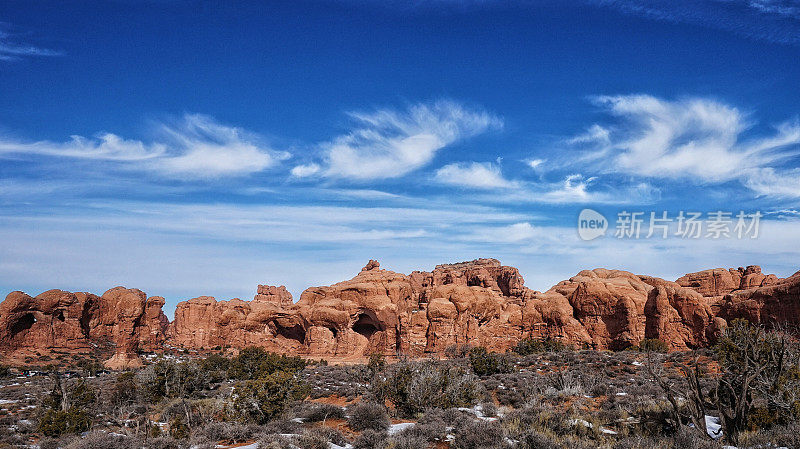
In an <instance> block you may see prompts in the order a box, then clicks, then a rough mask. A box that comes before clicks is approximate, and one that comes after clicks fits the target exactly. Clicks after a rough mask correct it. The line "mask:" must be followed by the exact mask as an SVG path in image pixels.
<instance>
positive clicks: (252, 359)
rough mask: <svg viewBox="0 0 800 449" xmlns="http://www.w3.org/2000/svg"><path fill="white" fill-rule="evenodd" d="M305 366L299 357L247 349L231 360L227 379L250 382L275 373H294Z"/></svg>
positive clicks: (256, 348)
mask: <svg viewBox="0 0 800 449" xmlns="http://www.w3.org/2000/svg"><path fill="white" fill-rule="evenodd" d="M305 366H306V362H305V361H304V360H303V359H302V358H300V357H289V356H285V355H282V354H275V353H274V352H267V351H266V350H265V349H264V348H259V347H249V348H244V349H242V350H241V351H240V352H239V355H237V356H236V357H234V358H233V359H231V361H230V365H229V367H228V377H230V378H231V379H238V380H252V379H257V378H259V377H264V376H267V375H270V374H272V373H275V372H277V371H284V372H288V373H296V372H298V371H300V370H302V369H303V368H304V367H305Z"/></svg>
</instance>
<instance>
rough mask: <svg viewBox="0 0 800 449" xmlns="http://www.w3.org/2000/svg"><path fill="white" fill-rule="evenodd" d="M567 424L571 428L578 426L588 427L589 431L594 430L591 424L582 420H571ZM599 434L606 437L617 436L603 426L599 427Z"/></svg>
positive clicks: (614, 432)
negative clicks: (571, 426)
mask: <svg viewBox="0 0 800 449" xmlns="http://www.w3.org/2000/svg"><path fill="white" fill-rule="evenodd" d="M569 423H570V424H572V425H573V426H576V425H578V424H580V425H582V426H583V427H588V428H590V429H594V424H592V423H590V422H589V421H586V420H584V419H571V420H569ZM600 432H602V433H604V434H606V435H617V432H616V431H614V430H611V429H606V428H605V427H603V426H600Z"/></svg>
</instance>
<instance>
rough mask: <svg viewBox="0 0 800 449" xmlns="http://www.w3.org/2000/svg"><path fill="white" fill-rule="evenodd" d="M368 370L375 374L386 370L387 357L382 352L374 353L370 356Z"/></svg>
mask: <svg viewBox="0 0 800 449" xmlns="http://www.w3.org/2000/svg"><path fill="white" fill-rule="evenodd" d="M367 368H369V370H370V371H371V372H372V373H373V374H375V373H379V372H381V371H383V369H384V368H386V357H384V355H383V354H381V353H380V352H373V353H372V354H370V355H369V362H367Z"/></svg>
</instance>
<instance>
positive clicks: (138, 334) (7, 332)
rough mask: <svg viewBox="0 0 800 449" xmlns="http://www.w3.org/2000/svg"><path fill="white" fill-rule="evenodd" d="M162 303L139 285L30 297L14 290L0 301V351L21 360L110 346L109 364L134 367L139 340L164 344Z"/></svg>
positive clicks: (146, 344) (145, 343)
mask: <svg viewBox="0 0 800 449" xmlns="http://www.w3.org/2000/svg"><path fill="white" fill-rule="evenodd" d="M163 304H164V299H163V298H160V297H153V298H150V300H147V299H146V296H145V294H144V293H143V292H141V291H140V290H135V289H126V288H124V287H116V288H113V289H111V290H109V291H107V292H106V293H104V294H103V296H96V295H93V294H91V293H71V292H66V291H62V290H49V291H46V292H44V293H42V294H40V295H39V296H37V297H35V298H31V297H30V296H28V295H26V294H25V293H22V292H12V293H11V294H9V295H8V296H7V297H6V300H5V301H3V303H2V304H0V352H3V353H4V354H5V355H6V356H8V357H9V358H11V359H12V360H24V359H25V358H26V357H33V356H35V355H37V354H38V355H40V356H45V355H48V356H49V355H52V354H58V353H88V352H90V351H93V350H95V349H96V348H103V347H107V346H113V347H114V356H113V357H112V358H111V359H109V360H108V361H106V365H107V366H109V367H110V368H115V369H121V368H128V367H133V366H138V365H139V364H141V362H140V360H139V357H138V355H137V352H138V350H139V349H140V345H141V347H142V348H143V349H145V350H155V349H160V348H161V347H162V345H163V343H164V330H165V324H166V322H167V318H166V316H165V315H164V314H163V312H162V311H161V306H162V305H163Z"/></svg>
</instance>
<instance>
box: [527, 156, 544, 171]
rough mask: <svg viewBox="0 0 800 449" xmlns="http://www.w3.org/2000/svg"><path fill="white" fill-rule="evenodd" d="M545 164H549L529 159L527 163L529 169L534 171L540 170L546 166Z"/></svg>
mask: <svg viewBox="0 0 800 449" xmlns="http://www.w3.org/2000/svg"><path fill="white" fill-rule="evenodd" d="M545 162H547V161H546V160H545V159H528V160H527V161H525V163H526V164H527V165H528V167H530V168H532V169H534V170H539V169H540V168H542V164H544V163H545Z"/></svg>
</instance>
